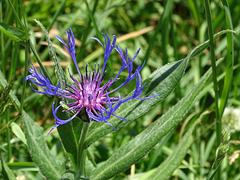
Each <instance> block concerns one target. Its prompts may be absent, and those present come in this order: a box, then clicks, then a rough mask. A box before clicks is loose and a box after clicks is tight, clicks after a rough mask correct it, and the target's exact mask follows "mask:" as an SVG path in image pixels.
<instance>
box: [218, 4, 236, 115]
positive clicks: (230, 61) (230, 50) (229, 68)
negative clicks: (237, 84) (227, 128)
mask: <svg viewBox="0 0 240 180" xmlns="http://www.w3.org/2000/svg"><path fill="white" fill-rule="evenodd" d="M222 3H223V6H224V10H225V16H226V23H227V28H228V29H232V30H233V24H232V18H231V12H230V10H229V7H228V3H227V1H226V0H222ZM226 59H227V64H226V70H225V71H226V76H225V79H224V86H223V91H222V95H221V99H220V104H219V114H220V116H222V115H223V112H224V109H225V106H226V103H227V100H228V94H229V91H230V88H231V85H232V78H233V66H234V41H233V33H228V34H227V57H226Z"/></svg>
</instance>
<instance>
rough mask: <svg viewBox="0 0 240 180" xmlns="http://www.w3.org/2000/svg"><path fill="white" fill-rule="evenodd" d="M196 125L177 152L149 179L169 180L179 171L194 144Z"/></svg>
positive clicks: (184, 137)
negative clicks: (178, 168) (193, 133)
mask: <svg viewBox="0 0 240 180" xmlns="http://www.w3.org/2000/svg"><path fill="white" fill-rule="evenodd" d="M194 127H195V124H193V125H192V127H191V128H190V129H189V130H188V131H187V132H186V134H185V135H184V136H183V138H182V140H181V141H180V143H179V144H178V145H177V147H176V148H175V150H174V151H173V152H172V154H171V155H169V157H168V158H167V159H166V160H165V161H163V162H162V163H161V165H160V166H159V167H158V168H157V169H156V170H155V171H154V172H153V173H152V176H150V177H149V179H153V180H159V179H163V180H164V179H166V180H167V179H169V178H170V177H171V176H172V173H173V172H174V171H175V170H176V169H177V167H178V166H179V165H180V164H181V162H182V160H183V159H184V157H185V155H186V154H187V151H188V149H189V147H190V145H191V144H192V140H193V138H192V132H193V130H194Z"/></svg>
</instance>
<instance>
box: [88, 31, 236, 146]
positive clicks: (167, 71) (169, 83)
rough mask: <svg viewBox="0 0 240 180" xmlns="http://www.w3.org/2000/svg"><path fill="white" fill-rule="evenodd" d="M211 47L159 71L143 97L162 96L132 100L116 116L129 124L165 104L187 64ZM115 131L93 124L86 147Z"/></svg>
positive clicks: (203, 46) (119, 124) (114, 122)
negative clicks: (153, 108)
mask: <svg viewBox="0 0 240 180" xmlns="http://www.w3.org/2000/svg"><path fill="white" fill-rule="evenodd" d="M227 32H232V31H231V30H224V31H221V32H219V33H217V34H215V36H214V38H215V39H216V38H218V37H219V36H220V35H222V34H224V33H227ZM208 45H209V41H206V42H204V43H202V44H200V45H199V46H197V47H196V48H194V49H193V50H192V52H191V53H190V54H189V55H188V56H187V57H186V58H185V59H184V60H181V61H178V62H174V63H171V64H167V65H165V66H163V67H161V68H159V69H157V70H156V71H155V72H153V74H152V75H151V76H150V77H149V78H148V79H147V80H146V81H144V82H143V83H146V85H145V88H144V91H143V93H142V97H148V96H152V95H155V94H158V93H162V94H161V95H160V96H158V97H155V98H153V99H149V100H144V101H138V100H132V101H129V102H127V103H125V104H123V105H122V106H120V108H119V110H118V111H117V112H116V115H118V116H120V117H124V118H126V119H127V120H128V121H129V122H131V121H133V120H135V119H137V118H138V117H140V116H142V115H144V114H145V113H146V112H148V111H149V110H150V109H151V108H152V107H153V106H154V105H155V104H157V103H161V102H163V101H164V100H165V99H166V97H167V96H168V95H169V94H170V93H171V92H172V91H173V90H174V88H175V87H176V86H177V84H178V83H179V81H180V79H181V78H182V76H183V74H184V72H185V69H186V67H187V64H188V62H189V60H190V58H192V57H194V56H196V55H198V54H200V53H202V52H203V50H204V49H206V48H207V47H208ZM109 122H110V123H111V124H112V125H113V126H114V127H115V128H116V129H120V128H121V127H123V126H125V125H126V124H127V122H126V121H121V120H120V121H119V120H118V119H117V118H114V117H113V118H111V119H110V120H109ZM112 131H113V129H112V128H111V127H110V126H108V125H106V124H105V123H102V124H101V125H100V124H99V123H93V124H92V125H91V127H90V131H89V135H88V137H87V139H86V142H85V147H88V146H90V145H91V144H92V143H93V142H95V141H96V140H98V139H99V138H101V137H103V136H105V135H106V134H109V133H111V132H112Z"/></svg>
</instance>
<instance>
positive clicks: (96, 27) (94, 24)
mask: <svg viewBox="0 0 240 180" xmlns="http://www.w3.org/2000/svg"><path fill="white" fill-rule="evenodd" d="M84 2H85V4H86V6H87V10H88V15H89V16H90V18H91V21H92V23H93V27H94V29H95V31H96V33H97V35H98V38H100V39H101V33H100V31H99V30H98V26H97V23H96V21H95V19H94V17H93V12H92V11H91V10H90V8H89V5H88V2H87V0H84Z"/></svg>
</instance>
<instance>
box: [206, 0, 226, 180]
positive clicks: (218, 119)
mask: <svg viewBox="0 0 240 180" xmlns="http://www.w3.org/2000/svg"><path fill="white" fill-rule="evenodd" d="M205 11H206V17H207V23H208V34H209V39H210V52H211V66H212V72H213V85H214V92H215V114H216V134H217V147H218V146H219V145H220V143H221V141H222V121H221V117H220V115H219V106H218V99H219V87H218V82H217V70H216V69H217V68H216V62H215V61H216V58H215V51H214V40H213V27H212V18H211V11H210V5H209V0H205ZM220 167H221V166H220V165H219V169H221V168H220ZM216 179H221V171H219V170H218V171H217V178H216Z"/></svg>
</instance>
